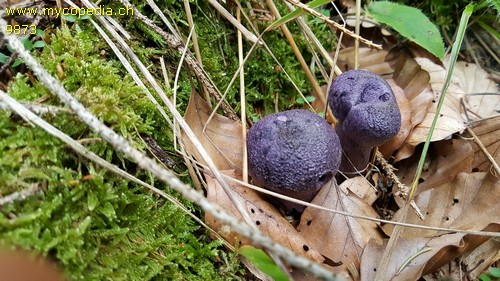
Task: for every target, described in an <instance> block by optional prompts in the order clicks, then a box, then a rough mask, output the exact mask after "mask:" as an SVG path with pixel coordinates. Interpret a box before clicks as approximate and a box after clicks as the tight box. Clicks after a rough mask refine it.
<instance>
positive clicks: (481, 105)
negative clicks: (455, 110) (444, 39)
mask: <svg viewBox="0 0 500 281" xmlns="http://www.w3.org/2000/svg"><path fill="white" fill-rule="evenodd" d="M453 76H455V77H457V79H456V81H457V83H458V85H459V87H460V88H461V89H463V90H464V92H465V93H466V95H465V101H466V105H467V110H468V111H470V113H468V114H467V117H469V118H470V119H472V120H478V119H485V118H488V117H491V116H494V115H498V113H500V96H499V94H498V87H497V84H496V83H495V81H493V80H492V79H490V77H489V75H488V73H487V72H486V71H485V70H484V69H482V68H481V67H480V66H478V65H476V64H473V63H467V62H464V61H459V62H457V64H456V65H455V69H454V71H453ZM469 121H471V120H469Z"/></svg>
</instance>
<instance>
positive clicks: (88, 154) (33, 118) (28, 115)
mask: <svg viewBox="0 0 500 281" xmlns="http://www.w3.org/2000/svg"><path fill="white" fill-rule="evenodd" d="M0 100H4V101H5V103H6V104H7V105H8V106H9V108H10V109H11V110H12V111H14V112H15V113H16V114H18V115H19V116H21V117H22V118H23V119H24V120H26V121H27V122H30V123H33V124H35V125H37V126H38V127H40V128H42V129H43V130H44V131H45V132H47V133H49V134H50V135H52V136H54V137H56V138H58V139H59V140H61V141H62V142H64V143H65V144H67V145H68V146H69V147H71V148H72V149H73V150H74V151H75V152H76V153H78V154H80V155H81V156H83V157H85V158H87V159H88V160H90V161H92V162H94V163H95V164H97V165H99V166H101V167H102V168H104V169H106V170H108V171H111V172H113V173H115V174H116V175H118V176H120V177H122V178H124V179H126V180H129V181H131V182H134V183H136V184H138V185H141V186H143V187H145V188H147V189H149V190H150V191H151V192H153V193H155V194H158V195H160V196H161V197H163V198H165V199H167V200H168V201H170V203H172V204H173V205H174V206H176V207H177V208H179V209H180V210H182V211H183V212H184V213H186V214H187V215H188V216H190V217H191V218H192V219H193V220H194V221H196V222H197V223H199V224H200V225H201V226H203V227H205V228H206V229H208V230H209V231H211V232H212V233H213V234H214V235H216V236H217V237H218V238H219V239H221V241H223V242H224V245H225V246H227V247H228V248H229V249H230V250H231V251H234V250H235V249H234V247H233V246H232V245H231V244H230V243H228V242H227V241H226V240H224V239H223V238H222V237H221V236H220V235H219V234H218V233H217V232H215V231H214V230H213V229H211V228H210V227H209V226H208V225H206V224H205V223H204V222H203V221H202V220H201V219H200V218H198V217H197V216H195V215H194V214H193V213H192V212H191V211H189V210H188V209H187V208H186V207H185V206H184V205H182V203H180V202H179V201H178V200H177V199H175V198H174V197H172V196H170V195H168V194H166V193H165V192H163V191H162V190H160V189H158V188H156V187H154V186H152V185H150V184H148V183H146V182H144V181H142V180H140V179H138V178H136V177H135V176H133V175H131V174H129V173H127V172H126V171H124V170H122V169H120V168H118V167H117V166H116V165H113V164H111V163H109V162H108V161H106V160H104V159H103V158H101V157H99V156H98V155H97V154H95V153H94V152H92V151H90V150H88V149H87V148H85V147H84V146H83V145H82V144H81V143H80V142H78V141H75V140H74V139H73V138H71V137H70V136H68V135H66V134H65V133H64V132H62V131H60V130H59V129H57V128H55V127H54V126H52V125H51V124H49V123H47V122H46V121H45V120H43V119H42V118H40V117H38V116H37V115H35V114H34V113H33V112H31V111H30V110H29V109H27V108H25V107H24V106H23V105H22V104H21V103H19V102H18V101H16V100H15V99H13V98H12V97H10V96H9V95H7V94H6V93H5V92H3V91H1V90H0ZM34 187H35V186H34ZM32 189H33V188H30V189H29V190H26V191H21V192H20V193H19V194H18V195H15V196H16V198H17V197H19V196H25V193H26V192H29V193H32V192H36V191H38V190H39V188H38V187H37V186H36V187H35V189H33V190H32ZM12 195H14V194H12ZM12 197H13V198H12V199H10V198H7V197H4V198H0V206H1V205H2V202H3V201H5V202H8V201H13V199H15V198H14V196H12Z"/></svg>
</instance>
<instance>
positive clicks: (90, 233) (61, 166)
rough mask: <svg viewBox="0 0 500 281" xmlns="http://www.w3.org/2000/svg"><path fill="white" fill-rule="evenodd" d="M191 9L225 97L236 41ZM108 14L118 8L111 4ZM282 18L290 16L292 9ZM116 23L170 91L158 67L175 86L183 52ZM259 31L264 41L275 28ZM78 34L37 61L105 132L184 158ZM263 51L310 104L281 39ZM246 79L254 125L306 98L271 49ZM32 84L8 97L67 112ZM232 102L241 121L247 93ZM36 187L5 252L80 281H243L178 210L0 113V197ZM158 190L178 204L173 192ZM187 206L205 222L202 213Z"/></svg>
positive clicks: (65, 121)
mask: <svg viewBox="0 0 500 281" xmlns="http://www.w3.org/2000/svg"><path fill="white" fill-rule="evenodd" d="M135 2H137V3H136V4H137V6H138V8H139V9H141V10H143V11H144V13H145V14H147V15H148V16H150V17H151V18H152V19H154V20H156V21H157V22H158V23H159V22H160V21H159V19H158V17H157V16H156V15H154V14H153V13H152V12H151V10H150V9H149V8H147V6H145V4H144V2H143V1H140V2H139V1H135ZM190 3H191V4H192V6H191V8H192V11H193V17H194V21H195V23H196V30H197V33H198V39H199V42H200V48H201V51H202V58H203V65H204V68H205V70H206V72H207V73H208V74H209V76H210V77H211V79H212V80H213V81H214V83H215V84H216V86H217V87H218V88H219V89H220V90H221V92H224V91H225V89H226V87H227V86H228V84H229V81H230V79H231V77H232V75H233V74H234V72H235V71H236V69H237V67H238V60H237V57H238V54H237V48H236V46H237V44H236V41H237V40H236V30H235V29H234V27H233V26H232V25H231V24H229V23H228V22H226V21H225V20H223V19H222V18H220V16H219V15H218V13H217V12H216V11H215V10H214V9H213V8H212V7H211V6H210V5H209V4H208V3H206V2H205V1H190ZM157 4H158V5H159V6H160V7H162V8H163V10H164V11H165V12H166V13H167V14H168V15H169V17H170V18H171V19H172V20H173V23H174V24H177V26H178V27H179V28H180V29H181V33H182V34H188V33H189V28H188V25H187V23H186V22H187V20H186V17H185V15H184V13H183V9H184V8H183V4H182V2H181V1H174V0H163V1H158V2H157ZM102 5H111V6H112V5H116V3H115V2H111V1H103V3H102ZM243 7H246V5H245V4H244V3H243ZM280 9H282V11H281V12H282V14H285V13H286V11H285V10H284V9H283V6H280ZM247 12H248V11H247ZM117 19H118V20H121V21H122V22H123V23H124V25H125V26H126V29H127V30H128V31H129V32H130V33H131V35H132V40H129V43H130V44H131V47H132V48H133V49H134V51H135V52H136V54H138V56H139V58H140V59H141V61H143V62H144V63H145V64H146V65H147V66H148V67H149V70H150V71H151V72H152V73H153V74H154V75H156V78H157V80H158V81H159V82H162V81H163V77H162V75H161V69H160V63H159V59H160V57H163V58H164V59H165V60H166V64H167V71H168V73H169V78H170V79H173V77H174V74H175V71H176V68H177V65H178V63H179V59H180V57H179V54H178V52H177V51H172V50H171V49H169V48H168V47H166V46H165V42H164V41H163V39H162V38H160V37H158V36H157V35H156V34H154V33H153V32H152V31H151V30H149V28H148V27H146V26H144V25H142V24H140V23H138V22H136V21H134V20H131V19H130V18H123V17H122V18H117ZM261 24H262V25H261V26H259V28H260V29H261V30H262V29H263V27H264V26H265V25H267V24H268V23H261ZM70 25H71V28H67V27H62V28H61V29H60V30H57V31H56V32H55V33H54V34H53V36H52V37H51V39H50V42H47V46H46V47H45V48H44V49H43V52H41V53H35V51H34V54H35V55H36V57H37V58H38V59H39V61H40V62H42V64H43V65H44V67H45V68H46V69H47V70H48V71H49V72H50V73H51V74H52V75H53V76H54V77H57V78H59V80H60V81H61V83H62V84H63V85H64V87H65V88H66V89H67V90H68V91H69V92H70V93H71V94H72V95H74V96H75V97H76V98H77V99H78V100H79V101H80V102H82V103H83V104H84V105H85V106H86V107H87V108H88V109H90V110H91V111H92V112H93V113H94V114H95V115H96V116H98V117H99V118H100V120H102V121H103V122H104V123H105V124H106V125H108V126H110V127H111V128H113V129H114V130H115V131H117V132H118V133H119V134H121V135H122V136H124V137H125V138H126V139H127V140H129V141H130V142H131V143H133V144H134V145H135V146H136V147H137V148H138V149H141V150H145V147H144V144H143V142H142V141H141V140H140V136H142V135H146V136H150V137H152V138H153V139H154V140H156V141H157V142H158V144H159V145H160V146H161V147H162V148H163V149H165V150H166V151H168V152H172V153H171V154H170V155H174V153H175V151H173V145H172V141H173V136H172V129H171V128H169V127H168V125H167V124H166V123H165V121H163V119H162V117H161V116H160V114H159V113H158V112H157V110H156V108H155V107H154V106H153V105H152V103H151V102H150V101H149V100H148V99H147V98H146V97H145V95H144V94H143V93H142V91H141V89H140V88H138V87H137V86H135V83H134V82H133V81H132V79H131V78H130V77H129V75H128V74H127V73H126V71H125V70H124V69H123V67H122V66H121V64H120V63H119V62H118V61H117V60H116V58H115V57H114V54H113V53H112V52H110V50H109V48H108V46H107V45H106V44H105V43H104V41H103V40H102V39H101V37H100V36H99V35H98V33H97V32H96V31H95V30H94V29H93V28H92V26H91V25H90V23H89V22H88V21H85V20H84V21H76V22H75V23H71V24H70ZM159 25H161V24H159ZM312 27H313V29H314V30H313V31H314V32H316V34H317V35H318V37H319V38H320V40H326V41H328V40H329V39H328V38H331V37H329V36H328V32H329V30H328V29H325V27H324V26H323V25H321V24H316V23H313V24H312ZM289 28H290V30H291V32H292V33H293V34H294V38H295V40H296V42H297V44H298V46H299V49H300V50H301V52H302V54H303V55H304V56H305V59H306V61H310V59H311V54H310V53H309V51H308V50H307V47H306V43H305V40H304V38H303V37H302V36H301V35H300V32H299V31H298V28H297V27H296V26H295V25H294V24H293V23H290V24H289ZM264 40H265V41H266V42H267V44H268V45H269V47H270V48H271V49H272V50H273V53H274V54H275V55H276V57H277V59H278V60H279V61H280V62H281V63H282V65H283V66H284V68H285V69H286V70H287V71H288V73H289V74H290V75H291V77H292V79H293V81H294V82H295V83H296V85H297V86H298V87H299V90H300V91H301V92H302V93H304V94H305V95H308V93H309V92H310V85H309V82H308V81H307V80H306V77H305V75H304V73H303V71H302V70H301V68H300V65H299V64H298V62H297V60H296V58H295V56H294V54H293V52H292V50H291V48H290V46H289V44H288V42H287V41H286V39H285V38H284V36H283V35H282V34H281V32H280V31H279V30H276V31H273V32H270V33H269V34H266V35H265V36H264ZM246 43H248V42H246ZM249 49H250V46H249V44H245V52H248V51H249ZM185 69H186V68H184V70H183V71H182V72H181V76H180V78H179V90H178V93H177V105H178V108H179V109H180V110H181V111H182V110H184V109H185V108H186V106H187V103H188V100H189V95H190V94H191V91H192V84H191V82H190V77H189V75H190V74H188V73H187V71H185ZM245 74H246V76H245V79H246V80H245V81H246V86H245V87H246V92H247V101H248V107H247V113H248V115H249V117H250V118H254V119H256V118H260V117H262V115H266V114H269V113H271V112H274V110H275V97H276V95H278V96H279V99H278V104H277V107H278V109H279V110H285V109H289V108H293V107H295V106H300V104H297V102H296V99H297V98H298V97H299V96H300V95H299V93H297V92H296V90H295V88H294V87H293V86H292V84H291V82H290V81H289V80H288V78H287V77H286V76H285V75H284V73H283V72H282V71H279V70H278V67H277V64H276V63H275V61H274V60H273V59H272V58H271V56H270V55H269V54H268V53H267V51H265V49H264V48H262V47H260V48H258V49H257V50H256V51H255V52H254V53H253V54H252V55H251V57H250V59H249V60H248V62H247V64H246V65H245ZM28 77H29V76H28V75H25V76H23V75H18V76H17V77H16V79H15V80H14V82H13V83H12V84H11V85H10V88H9V94H10V95H11V96H12V97H14V98H16V99H18V100H22V101H28V102H34V101H38V100H43V103H44V104H51V105H60V104H59V101H58V99H57V98H56V97H53V96H52V95H51V94H50V93H49V92H48V91H47V90H46V88H45V87H44V86H42V85H41V84H40V83H38V82H37V81H36V80H34V79H29V78H28ZM193 80H195V81H193V84H194V86H195V87H196V88H197V89H195V90H198V91H200V89H199V88H200V87H199V85H198V83H197V81H196V79H193ZM170 86H172V85H170ZM164 88H165V89H167V88H168V87H166V86H164ZM167 94H169V95H170V94H171V92H168V93H167ZM227 100H228V102H229V103H230V105H231V106H233V108H235V109H236V110H239V93H238V83H236V84H234V85H233V86H232V88H231V89H230V91H229V93H228V96H227ZM44 118H45V119H46V120H47V121H48V122H50V123H51V124H53V125H54V126H56V127H57V128H59V129H60V130H62V131H63V132H65V133H66V134H68V135H70V136H71V137H73V138H74V139H76V140H82V139H87V140H88V139H90V140H92V139H93V138H98V137H99V136H98V135H96V134H95V133H93V132H91V131H90V130H89V129H88V127H87V126H86V125H85V124H82V123H81V122H80V121H79V120H78V118H76V117H75V116H74V115H73V114H71V113H61V114H59V115H57V116H44ZM84 144H85V146H86V147H87V148H88V149H90V150H91V151H93V152H95V153H96V154H98V155H99V156H101V157H103V158H105V159H106V160H108V161H110V162H111V163H113V164H115V165H118V166H119V167H121V168H123V169H125V170H127V171H129V172H130V173H133V174H134V175H136V176H138V177H139V178H141V179H143V180H145V181H149V182H151V181H153V179H151V178H150V177H149V176H148V174H147V173H145V172H143V171H141V170H139V169H137V167H136V165H135V163H133V162H131V161H129V160H128V159H126V158H125V157H124V156H123V155H122V154H121V153H117V152H115V151H114V149H113V148H111V147H110V146H109V145H108V144H107V143H106V142H104V141H95V140H94V141H91V142H84ZM172 157H173V158H174V161H176V163H178V165H177V166H176V167H175V170H176V172H178V173H179V174H182V175H185V174H186V173H185V171H186V168H185V167H184V166H183V165H182V164H180V163H182V159H180V158H176V157H175V156H172ZM184 180H186V181H189V179H188V178H184ZM156 183H157V182H156ZM33 184H36V185H38V186H39V187H41V188H42V191H41V192H40V193H39V194H38V195H35V196H32V197H30V198H28V199H26V200H23V201H22V202H15V203H13V204H7V205H4V206H2V208H1V210H0V244H3V245H11V246H17V247H21V248H25V249H30V250H34V251H36V252H38V253H40V254H43V255H46V256H48V257H51V258H53V259H55V260H56V261H57V263H59V264H60V265H61V266H62V267H63V268H64V271H65V273H66V275H67V276H68V277H69V279H71V280H234V279H240V277H241V276H243V273H242V266H241V265H240V263H239V261H238V260H237V258H236V257H235V256H234V255H233V254H228V253H226V251H225V250H224V249H223V248H221V246H220V245H219V243H218V242H212V241H211V239H210V238H209V237H208V235H207V233H206V230H204V229H201V228H200V227H199V226H198V225H197V224H195V223H194V222H193V221H192V220H191V219H190V218H189V217H188V216H187V215H186V214H184V213H182V212H181V211H179V210H178V209H177V208H175V207H173V206H172V205H171V204H170V203H168V202H166V201H165V200H163V199H161V198H158V197H156V196H154V195H153V194H151V193H149V192H147V191H145V190H144V189H143V188H142V187H139V186H136V185H135V184H132V183H129V182H126V181H124V180H122V179H120V178H118V177H116V176H114V175H113V174H110V173H109V172H106V171H104V170H102V169H101V168H99V167H94V165H93V164H92V163H89V162H88V161H87V160H86V159H84V158H82V157H81V156H79V155H77V154H75V153H74V152H73V151H72V150H71V149H69V148H68V147H67V146H66V145H64V144H63V143H61V142H60V141H58V140H57V139H56V138H54V137H52V136H50V135H48V134H47V133H45V132H44V131H43V130H41V129H39V128H36V127H33V126H31V125H30V124H27V123H26V122H24V121H23V120H22V119H21V118H19V117H17V116H15V115H14V114H12V113H9V112H2V111H0V194H1V195H4V196H5V195H8V194H10V193H12V192H15V191H20V190H24V189H27V188H29V187H31V186H32V185H33ZM156 186H157V187H159V188H162V189H164V190H166V191H167V192H169V193H171V194H172V195H173V196H177V195H176V194H175V193H173V192H170V191H168V187H167V186H165V185H162V184H156ZM183 203H184V204H185V205H186V206H187V207H188V208H190V209H192V210H194V211H195V212H197V213H198V215H200V216H201V214H199V211H198V210H197V209H196V208H195V207H194V206H193V204H192V203H189V202H186V201H185V200H184V201H183Z"/></svg>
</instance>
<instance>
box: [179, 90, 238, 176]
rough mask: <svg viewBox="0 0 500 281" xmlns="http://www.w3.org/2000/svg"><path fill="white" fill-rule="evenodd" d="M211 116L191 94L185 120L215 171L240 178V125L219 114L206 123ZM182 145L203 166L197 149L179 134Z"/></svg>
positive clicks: (199, 98)
mask: <svg viewBox="0 0 500 281" xmlns="http://www.w3.org/2000/svg"><path fill="white" fill-rule="evenodd" d="M211 113H212V108H210V105H209V104H208V103H207V102H206V101H205V100H203V99H202V98H201V97H200V96H199V95H198V94H196V93H192V94H191V97H190V98H189V104H188V107H187V109H186V113H185V114H184V119H185V120H186V123H187V124H188V125H189V126H190V127H191V130H192V131H193V132H194V134H195V135H196V137H197V138H198V139H199V140H200V142H201V144H202V145H203V147H204V148H205V150H206V151H207V153H208V154H209V155H210V156H211V158H212V160H213V161H214V163H215V165H216V166H217V168H219V169H220V170H230V169H234V170H235V171H236V173H238V174H241V170H242V166H243V164H242V159H243V140H242V136H241V131H242V129H241V124H238V123H236V122H234V121H232V120H231V119H229V118H227V117H225V116H222V115H220V114H214V116H213V118H212V119H211V120H209V117H210V114H211ZM205 126H206V128H205ZM182 141H183V142H184V144H185V146H186V152H187V153H189V154H191V155H194V157H196V159H197V160H198V161H201V162H202V163H203V164H205V163H204V161H203V158H202V157H201V155H200V154H199V153H198V149H197V148H196V147H195V146H194V145H193V144H192V143H191V141H190V140H189V139H188V138H187V137H186V135H185V134H184V133H182Z"/></svg>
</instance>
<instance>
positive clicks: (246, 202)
mask: <svg viewBox="0 0 500 281" xmlns="http://www.w3.org/2000/svg"><path fill="white" fill-rule="evenodd" d="M221 172H224V173H225V174H227V175H229V176H231V177H233V178H235V174H234V171H221ZM205 176H206V182H207V199H208V200H209V201H210V202H214V203H217V204H218V205H219V206H221V207H222V208H223V209H224V210H226V211H227V212H228V213H229V214H231V215H233V216H235V217H241V216H240V213H239V211H238V210H237V209H236V207H235V206H234V204H233V203H232V202H231V200H229V197H228V196H227V194H226V193H225V192H224V190H223V189H222V187H221V186H220V184H219V183H218V182H217V181H216V180H215V179H214V178H212V177H211V176H210V175H208V174H206V175H205ZM231 187H232V188H233V191H234V194H233V195H234V197H235V199H236V200H240V201H241V202H242V203H243V206H245V207H246V209H247V210H246V211H247V212H248V214H249V215H250V218H251V219H252V220H253V221H255V224H256V226H257V228H258V229H259V230H260V231H262V233H264V234H265V235H267V236H269V237H271V238H272V239H273V240H274V241H276V242H278V243H280V244H281V245H283V246H285V247H288V248H289V249H290V250H292V251H293V252H295V253H296V254H298V255H301V256H304V257H307V258H309V259H311V260H313V261H315V262H318V263H323V261H324V257H323V256H322V255H321V254H320V253H319V251H318V250H316V249H315V248H314V247H313V246H311V245H310V242H309V241H308V239H306V238H305V237H302V236H301V235H300V234H299V233H298V232H297V230H295V228H294V227H293V226H292V225H291V224H290V223H289V222H288V221H287V220H286V219H285V218H284V217H283V216H282V215H281V214H280V213H279V212H278V210H276V208H275V207H274V206H272V205H271V204H270V203H269V202H267V201H265V200H263V199H262V198H261V197H260V196H259V194H258V193H257V192H255V191H254V190H251V189H249V188H246V187H244V186H241V185H238V184H231ZM205 222H206V223H207V224H208V225H209V226H210V227H212V228H213V229H214V230H215V231H216V232H217V233H219V234H220V235H221V236H222V237H223V238H224V239H226V240H227V241H228V242H229V243H231V244H232V245H236V244H238V243H239V244H242V245H251V243H250V241H249V240H248V239H246V238H243V237H241V236H239V235H238V234H237V233H236V232H234V231H233V230H231V229H230V228H229V227H228V226H227V225H223V224H221V223H220V222H219V221H217V220H215V219H214V218H213V217H212V216H211V215H210V214H209V213H206V214H205Z"/></svg>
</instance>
